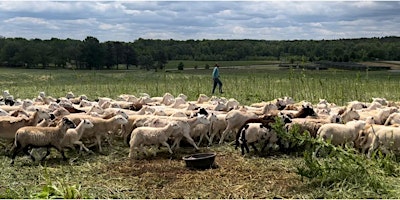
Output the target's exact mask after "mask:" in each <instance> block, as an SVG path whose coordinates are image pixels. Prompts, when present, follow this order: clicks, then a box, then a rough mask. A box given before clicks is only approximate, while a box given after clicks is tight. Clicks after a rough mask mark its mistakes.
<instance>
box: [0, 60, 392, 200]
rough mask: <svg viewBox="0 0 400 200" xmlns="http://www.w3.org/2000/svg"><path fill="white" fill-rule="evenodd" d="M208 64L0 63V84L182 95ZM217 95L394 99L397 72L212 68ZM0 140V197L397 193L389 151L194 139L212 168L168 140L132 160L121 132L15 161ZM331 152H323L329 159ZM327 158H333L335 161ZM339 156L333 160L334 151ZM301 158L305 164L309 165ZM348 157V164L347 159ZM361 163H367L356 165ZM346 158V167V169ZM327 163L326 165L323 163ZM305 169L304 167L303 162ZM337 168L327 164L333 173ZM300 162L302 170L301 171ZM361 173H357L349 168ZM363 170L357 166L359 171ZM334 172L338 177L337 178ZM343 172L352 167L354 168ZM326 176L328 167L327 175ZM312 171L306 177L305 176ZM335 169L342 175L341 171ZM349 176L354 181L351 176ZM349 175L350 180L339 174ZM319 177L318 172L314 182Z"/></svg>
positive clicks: (192, 95) (29, 89)
mask: <svg viewBox="0 0 400 200" xmlns="http://www.w3.org/2000/svg"><path fill="white" fill-rule="evenodd" d="M211 71H212V67H211V68H210V69H209V70H205V69H202V68H200V69H197V70H184V71H174V72H168V73H167V72H153V71H141V70H129V71H126V70H114V71H73V70H25V69H3V68H1V69H0V85H1V90H9V91H10V93H11V94H12V95H14V97H15V98H21V99H25V98H30V99H32V98H34V97H36V96H37V95H38V93H39V92H40V91H44V92H46V94H47V95H49V96H53V97H63V96H65V94H66V93H67V92H69V91H72V92H74V94H75V95H80V94H85V95H87V96H88V98H89V99H91V100H94V99H96V98H98V97H110V98H114V99H115V98H116V97H117V96H118V95H120V94H133V95H139V94H140V93H143V92H145V93H148V94H149V95H151V96H162V95H163V94H164V93H165V92H169V93H171V94H173V95H175V96H176V95H178V94H180V93H183V94H185V95H187V96H188V99H190V100H196V99H197V97H198V96H199V94H206V95H210V93H211V87H212V82H211ZM220 74H221V80H222V82H223V84H224V86H223V87H224V92H225V93H224V95H223V96H224V97H226V98H235V99H236V100H238V101H239V102H240V103H241V104H242V105H250V104H251V103H257V102H261V101H269V100H272V99H275V98H279V97H284V96H290V97H293V99H294V100H296V101H302V100H307V101H310V102H312V103H317V102H318V100H319V99H320V98H324V99H327V100H328V101H329V102H333V103H336V104H338V105H345V104H346V102H349V101H353V100H358V101H363V102H370V101H371V98H372V97H384V98H386V99H388V100H390V101H396V102H397V101H400V97H399V94H400V89H399V85H400V73H393V72H386V71H379V72H368V71H363V72H352V71H351V72H350V71H339V70H327V71H303V70H280V69H277V68H274V67H267V68H265V67H264V68H256V67H254V68H253V67H249V68H224V67H221V69H220ZM7 145H8V144H5V143H1V146H2V148H3V150H2V151H0V166H1V168H2V173H1V175H0V176H1V179H0V198H50V197H61V198H398V196H399V192H398V191H399V190H398V189H399V186H400V185H399V184H398V182H399V179H398V176H399V175H400V173H399V170H398V169H399V165H398V163H397V162H395V160H396V159H395V158H390V159H388V158H387V157H385V158H379V159H377V161H375V160H367V159H365V158H364V157H363V156H348V155H347V153H346V152H341V151H339V153H338V154H336V158H332V157H331V158H326V160H324V161H321V162H319V161H315V160H312V159H310V158H309V157H307V156H304V155H303V153H302V152H301V153H296V152H294V153H281V152H271V153H268V154H265V155H257V154H254V153H253V154H250V155H247V156H244V157H243V156H241V155H240V151H239V150H235V149H234V147H233V146H232V145H230V144H228V143H226V144H223V145H213V146H210V147H207V146H206V145H203V146H201V148H200V151H201V152H207V151H215V152H217V157H216V163H217V165H218V167H217V168H216V169H210V170H204V171H196V170H189V169H186V168H185V166H184V162H183V161H182V159H181V158H182V157H183V156H185V155H187V154H191V153H194V152H195V151H194V150H193V148H183V149H180V150H178V151H177V152H175V154H174V155H172V156H171V155H169V153H168V151H167V150H166V149H163V150H161V152H160V151H159V152H158V153H157V156H156V157H152V156H149V157H147V158H145V159H141V160H135V161H130V160H129V158H128V152H129V147H127V146H126V144H125V143H124V142H123V141H122V140H116V141H114V147H113V148H111V147H109V146H105V147H104V149H105V152H104V153H101V154H100V153H99V152H97V151H96V150H95V149H94V154H89V153H83V154H82V155H79V154H76V153H75V152H73V151H67V152H66V155H67V157H68V158H69V160H68V161H62V159H61V158H60V155H59V153H58V152H56V151H52V154H51V155H50V156H49V157H48V159H47V160H46V161H45V162H32V161H31V160H30V159H28V157H18V159H17V160H16V164H15V166H10V165H9V163H10V161H11V159H10V158H9V157H8V156H7V155H8V153H7V152H5V151H4V148H5V146H7ZM330 159H331V160H330ZM332 159H333V160H334V161H335V162H337V163H339V164H337V163H333V164H332ZM335 159H337V160H335ZM307 163H308V164H307ZM310 163H311V164H312V163H319V165H318V164H317V165H315V166H314V167H315V168H314V170H317V169H318V170H326V171H324V172H327V171H328V172H330V173H331V174H330V173H328V174H323V173H322V174H323V177H322V178H316V179H312V178H307V176H300V175H299V174H300V172H299V170H300V169H303V170H304V171H303V174H307V173H310V172H307V167H304V168H299V167H303V166H313V165H310ZM354 163H356V164H354ZM360 163H361V164H365V166H364V167H363V168H362V169H360V168H359V167H360ZM352 167H354V168H352ZM330 168H331V171H329V170H327V169H330ZM310 169H312V168H310ZM335 170H336V172H342V173H337V174H335V173H333V172H335ZM305 171H306V172H305ZM357 172H360V173H357ZM364 172H365V173H364ZM340 174H344V175H346V176H347V177H346V176H343V177H341V176H340ZM351 175H354V176H355V175H357V177H355V178H354V177H352V176H351ZM331 176H335V177H336V179H333V178H332V177H331ZM310 177H311V176H310ZM340 178H343V179H341V180H340ZM352 178H354V180H353V179H352ZM344 179H348V180H344ZM321 180H323V181H321Z"/></svg>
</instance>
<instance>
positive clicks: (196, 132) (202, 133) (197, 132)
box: [191, 113, 218, 146]
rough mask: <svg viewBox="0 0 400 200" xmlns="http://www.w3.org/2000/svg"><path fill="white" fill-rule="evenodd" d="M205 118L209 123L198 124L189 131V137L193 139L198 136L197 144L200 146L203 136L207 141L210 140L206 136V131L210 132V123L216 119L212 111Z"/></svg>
mask: <svg viewBox="0 0 400 200" xmlns="http://www.w3.org/2000/svg"><path fill="white" fill-rule="evenodd" d="M207 120H208V121H209V122H210V123H209V124H198V125H197V126H195V127H194V128H193V129H192V131H191V137H192V138H193V139H195V138H197V137H199V141H198V143H197V146H200V144H201V142H202V141H203V138H204V137H205V138H206V139H207V141H208V142H210V137H209V136H208V133H211V131H212V127H211V126H212V123H213V122H215V121H216V120H218V119H217V116H216V115H215V114H214V113H211V114H209V115H208V117H207Z"/></svg>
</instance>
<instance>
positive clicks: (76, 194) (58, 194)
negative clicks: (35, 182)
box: [30, 168, 88, 199]
mask: <svg viewBox="0 0 400 200" xmlns="http://www.w3.org/2000/svg"><path fill="white" fill-rule="evenodd" d="M44 171H45V175H44V176H45V179H46V180H47V184H46V185H44V186H43V188H42V190H41V191H40V192H37V193H33V194H32V195H31V197H30V198H33V199H60V198H62V199H82V198H88V197H85V196H83V195H82V194H81V186H80V185H68V183H66V182H65V180H63V179H61V180H58V181H57V182H56V183H53V182H52V181H51V178H50V176H49V174H48V173H49V172H48V171H47V168H45V170H44Z"/></svg>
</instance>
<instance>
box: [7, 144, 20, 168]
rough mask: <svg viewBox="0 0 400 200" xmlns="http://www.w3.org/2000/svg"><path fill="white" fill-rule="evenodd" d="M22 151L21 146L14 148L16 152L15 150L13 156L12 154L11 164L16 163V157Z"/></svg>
mask: <svg viewBox="0 0 400 200" xmlns="http://www.w3.org/2000/svg"><path fill="white" fill-rule="evenodd" d="M20 151H21V148H19V147H17V148H14V152H13V154H12V156H11V163H10V165H14V160H15V157H17V154H18V153H19V152H20Z"/></svg>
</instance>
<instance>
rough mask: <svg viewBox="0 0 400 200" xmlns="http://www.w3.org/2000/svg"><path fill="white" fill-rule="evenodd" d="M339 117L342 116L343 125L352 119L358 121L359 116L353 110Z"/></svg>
mask: <svg viewBox="0 0 400 200" xmlns="http://www.w3.org/2000/svg"><path fill="white" fill-rule="evenodd" d="M341 116H342V120H343V122H345V123H346V122H348V121H351V120H353V119H355V120H359V119H360V114H358V112H357V111H356V110H354V109H350V110H347V111H345V112H344V113H343V114H342V115H341Z"/></svg>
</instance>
